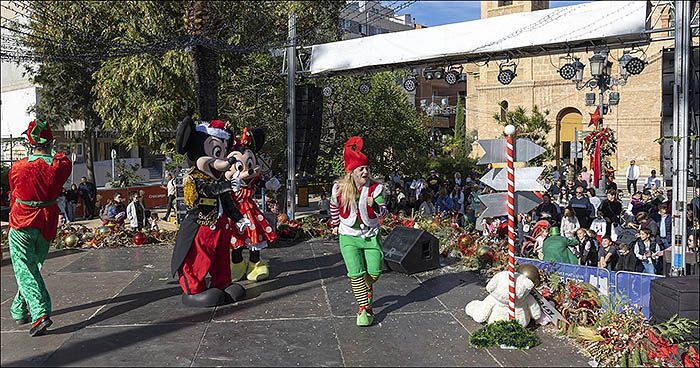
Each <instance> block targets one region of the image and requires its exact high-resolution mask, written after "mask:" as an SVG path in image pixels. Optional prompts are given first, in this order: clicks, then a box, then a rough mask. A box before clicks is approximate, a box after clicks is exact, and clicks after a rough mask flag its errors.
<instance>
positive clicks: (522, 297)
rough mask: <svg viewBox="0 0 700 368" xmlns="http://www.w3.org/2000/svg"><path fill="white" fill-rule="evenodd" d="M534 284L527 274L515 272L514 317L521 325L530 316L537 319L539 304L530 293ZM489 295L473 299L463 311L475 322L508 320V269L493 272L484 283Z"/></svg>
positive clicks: (528, 319) (539, 313)
mask: <svg viewBox="0 0 700 368" xmlns="http://www.w3.org/2000/svg"><path fill="white" fill-rule="evenodd" d="M534 286H535V285H534V284H533V283H532V280H530V279H528V278H527V276H525V275H521V274H519V273H517V272H516V273H515V319H516V320H517V321H518V323H520V324H521V325H523V326H527V324H528V323H530V318H534V319H538V318H540V315H541V310H540V306H539V305H538V304H537V302H536V301H535V298H533V297H532V295H530V290H532V288H533V287H534ZM486 291H488V292H489V295H488V296H487V297H486V299H484V300H483V301H480V300H473V301H471V302H469V304H467V306H466V307H465V308H464V311H465V312H467V315H468V316H470V317H472V318H474V320H475V321H476V322H479V323H483V322H486V321H487V320H488V323H492V322H496V321H507V320H508V271H501V272H499V273H497V274H495V275H494V276H493V277H492V278H491V280H490V281H489V283H488V284H487V285H486Z"/></svg>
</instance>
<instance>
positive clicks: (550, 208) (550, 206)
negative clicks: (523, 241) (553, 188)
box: [535, 193, 559, 221]
mask: <svg viewBox="0 0 700 368" xmlns="http://www.w3.org/2000/svg"><path fill="white" fill-rule="evenodd" d="M545 213H548V214H549V215H550V216H552V217H553V218H554V219H555V221H558V219H559V210H558V208H557V205H555V204H554V203H552V198H551V197H550V196H549V194H548V193H545V194H543V195H542V203H540V204H538V205H537V207H535V220H539V219H540V218H541V217H542V215H543V214H545Z"/></svg>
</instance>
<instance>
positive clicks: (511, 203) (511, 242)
mask: <svg viewBox="0 0 700 368" xmlns="http://www.w3.org/2000/svg"><path fill="white" fill-rule="evenodd" d="M505 133H506V135H507V136H508V138H507V141H506V151H507V152H506V153H507V157H508V159H507V164H508V319H509V320H511V319H515V260H514V258H515V170H514V169H513V134H514V133H515V127H514V126H513V125H510V124H508V125H507V126H506V128H505Z"/></svg>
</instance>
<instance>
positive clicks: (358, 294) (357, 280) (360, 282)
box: [350, 276, 369, 307]
mask: <svg viewBox="0 0 700 368" xmlns="http://www.w3.org/2000/svg"><path fill="white" fill-rule="evenodd" d="M350 284H351V285H352V292H353V293H354V294H355V299H356V300H357V304H358V305H359V306H361V307H363V306H364V307H366V306H368V305H369V303H368V302H367V284H366V283H365V279H364V277H363V276H358V277H351V278H350Z"/></svg>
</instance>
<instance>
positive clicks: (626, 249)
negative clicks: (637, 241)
mask: <svg viewBox="0 0 700 368" xmlns="http://www.w3.org/2000/svg"><path fill="white" fill-rule="evenodd" d="M618 253H619V257H618V259H617V265H616V266H615V271H627V272H637V265H638V264H639V260H638V259H637V256H635V255H634V252H632V251H631V250H630V246H629V245H628V244H624V243H622V244H620V247H619V249H618Z"/></svg>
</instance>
